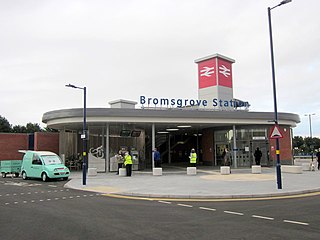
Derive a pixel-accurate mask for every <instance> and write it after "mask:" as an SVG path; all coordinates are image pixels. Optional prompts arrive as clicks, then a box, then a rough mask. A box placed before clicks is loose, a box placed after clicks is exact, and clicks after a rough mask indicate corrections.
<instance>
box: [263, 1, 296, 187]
mask: <svg viewBox="0 0 320 240" xmlns="http://www.w3.org/2000/svg"><path fill="white" fill-rule="evenodd" d="M289 2H291V0H283V1H281V2H280V3H279V4H278V5H276V6H274V7H272V8H270V7H268V19H269V35H270V51H271V67H272V83H273V102H274V123H275V125H276V126H277V125H278V109H277V92H276V77H275V68H274V56H273V41H272V27H271V10H272V9H274V8H276V7H279V6H281V5H283V4H286V3H289ZM276 155H277V166H276V169H277V185H278V189H282V181H281V164H280V144H279V138H276Z"/></svg>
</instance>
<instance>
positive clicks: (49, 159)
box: [41, 155, 61, 165]
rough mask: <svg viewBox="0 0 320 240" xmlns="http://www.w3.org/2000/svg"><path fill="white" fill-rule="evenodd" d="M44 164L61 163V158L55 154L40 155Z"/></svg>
mask: <svg viewBox="0 0 320 240" xmlns="http://www.w3.org/2000/svg"><path fill="white" fill-rule="evenodd" d="M41 157H42V159H43V161H44V164H45V165H54V164H61V159H60V158H59V157H58V156H56V155H44V156H41Z"/></svg>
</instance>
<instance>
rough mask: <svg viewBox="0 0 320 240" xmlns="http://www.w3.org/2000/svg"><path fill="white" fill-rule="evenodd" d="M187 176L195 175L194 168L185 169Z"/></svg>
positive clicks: (195, 169)
mask: <svg viewBox="0 0 320 240" xmlns="http://www.w3.org/2000/svg"><path fill="white" fill-rule="evenodd" d="M187 175H197V168H196V167H187Z"/></svg>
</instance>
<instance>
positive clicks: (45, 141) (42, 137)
mask: <svg viewBox="0 0 320 240" xmlns="http://www.w3.org/2000/svg"><path fill="white" fill-rule="evenodd" d="M34 150H35V151H50V152H54V153H56V154H59V133H45V132H37V133H35V134H34Z"/></svg>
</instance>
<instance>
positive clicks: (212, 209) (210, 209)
mask: <svg viewBox="0 0 320 240" xmlns="http://www.w3.org/2000/svg"><path fill="white" fill-rule="evenodd" d="M199 208H200V209H202V210H208V211H216V209H214V208H206V207H199Z"/></svg>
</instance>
